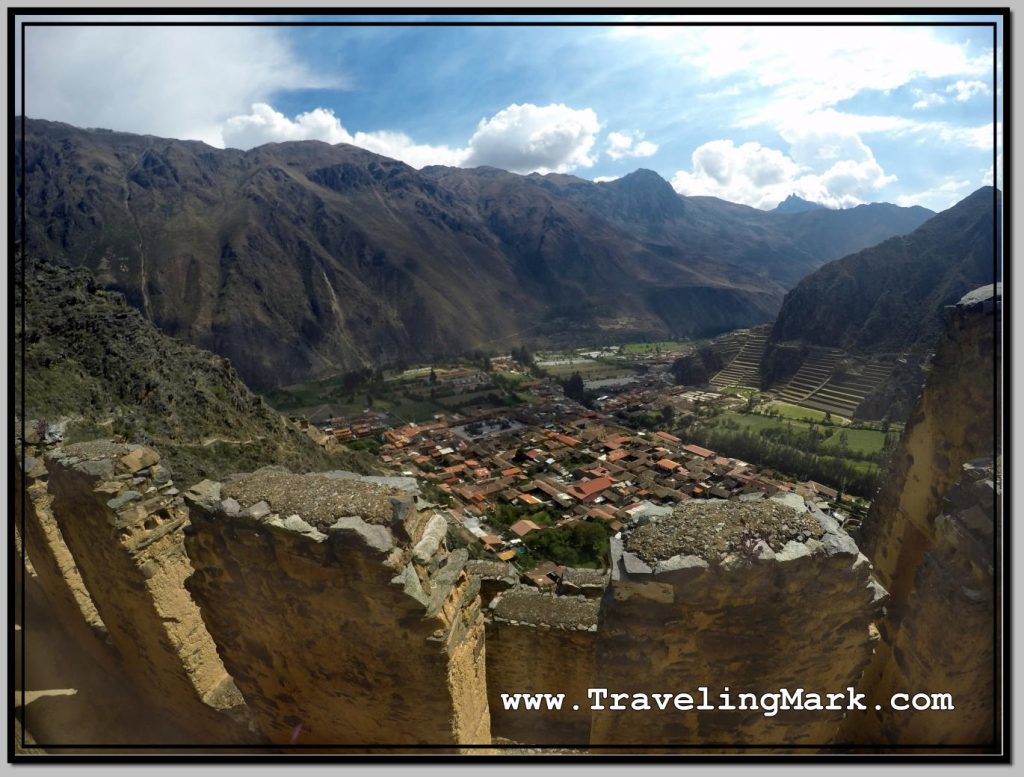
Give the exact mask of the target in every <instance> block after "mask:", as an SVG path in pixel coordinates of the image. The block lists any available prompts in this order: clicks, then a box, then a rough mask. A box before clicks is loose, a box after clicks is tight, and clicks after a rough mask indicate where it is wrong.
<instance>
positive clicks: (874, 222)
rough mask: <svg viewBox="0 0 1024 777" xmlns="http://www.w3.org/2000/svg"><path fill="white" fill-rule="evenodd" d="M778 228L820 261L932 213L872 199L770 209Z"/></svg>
mask: <svg viewBox="0 0 1024 777" xmlns="http://www.w3.org/2000/svg"><path fill="white" fill-rule="evenodd" d="M771 213H772V215H773V216H774V217H775V221H774V225H775V228H776V229H777V230H779V231H780V232H781V233H783V234H784V235H786V236H787V237H788V238H789V239H790V240H792V241H793V242H794V243H795V244H797V245H800V246H802V247H803V249H804V250H805V251H807V252H808V253H810V254H811V255H812V256H815V257H817V258H818V259H819V260H821V261H831V260H833V259H840V258H842V257H844V256H847V255H849V254H852V253H854V252H856V251H859V250H861V249H862V248H868V247H869V246H873V245H876V244H877V243H881V242H882V241H883V240H886V239H888V238H890V237H894V236H896V235H905V234H907V233H908V232H912V231H913V230H914V229H916V228H917V227H919V226H920V225H921V224H923V223H924V222H926V221H927V220H928V219H930V218H931V217H932V216H934V215H935V212H934V211H930V210H928V209H927V208H922V207H921V206H920V205H913V206H911V207H909V208H903V207H900V206H898V205H892V204H890V203H888V202H872V203H868V204H866V205H857V206H856V207H854V208H843V209H842V210H832V209H831V208H815V209H813V210H805V211H803V212H799V213H794V212H789V213H786V212H779V211H778V210H777V209H776V210H774V211H771Z"/></svg>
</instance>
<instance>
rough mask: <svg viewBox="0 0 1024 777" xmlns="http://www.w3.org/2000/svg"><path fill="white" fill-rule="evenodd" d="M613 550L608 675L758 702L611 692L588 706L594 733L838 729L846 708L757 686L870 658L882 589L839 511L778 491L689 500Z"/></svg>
mask: <svg viewBox="0 0 1024 777" xmlns="http://www.w3.org/2000/svg"><path fill="white" fill-rule="evenodd" d="M796 501H797V502H799V501H800V500H799V499H797V500H796ZM736 549H739V550H736ZM612 564H613V566H612V581H611V586H610V588H609V590H608V593H607V594H606V595H605V597H604V599H603V600H602V604H601V611H600V621H599V625H598V633H597V646H596V655H595V666H597V667H600V671H599V672H597V673H596V675H597V679H596V680H595V682H597V681H598V680H599V687H602V688H605V689H607V690H608V691H609V693H629V694H634V693H639V694H648V695H649V694H652V693H658V694H664V693H669V694H673V695H675V694H678V693H687V694H690V695H691V696H692V697H693V699H694V701H693V704H694V705H699V704H701V703H702V700H701V692H700V691H699V688H700V687H702V686H703V687H706V688H708V693H709V695H710V696H711V697H712V700H711V703H712V704H718V703H720V699H718V698H717V697H718V696H719V694H720V693H721V692H723V691H725V689H726V687H728V688H729V690H730V692H731V694H732V698H733V699H734V700H735V699H737V694H739V693H752V694H756V697H757V700H758V702H757V705H756V708H754V709H749V708H748V709H746V710H743V709H736V710H720V709H715V710H699V709H696V707H694V708H692V709H688V710H687V709H679V708H677V707H676V706H675V702H674V701H672V702H670V703H669V704H668V708H667V709H664V710H661V709H658V708H657V707H656V705H655V702H654V701H650V702H649V704H650V709H646V710H643V709H639V708H636V707H632V706H631V703H632V697H630V701H629V702H627V704H626V706H627V707H628V708H627V709H625V710H620V711H616V710H613V709H611V708H610V707H609V706H608V705H609V703H610V702H609V701H608V700H606V701H605V702H603V704H602V706H605V709H603V710H595V711H594V713H593V722H592V729H591V743H592V744H602V745H607V744H620V745H623V746H629V745H641V746H643V745H646V746H648V747H647V748H644V749H657V745H662V744H665V745H689V746H701V745H702V746H706V747H708V748H715V747H716V746H717V747H722V746H728V745H736V746H743V745H746V744H762V745H763V744H777V745H779V746H780V748H784V747H785V746H786V745H793V744H796V745H821V746H823V747H824V746H826V745H828V744H829V742H831V740H832V738H833V736H834V735H835V733H836V731H837V729H838V727H839V725H840V723H841V721H842V718H843V714H844V713H843V711H842V710H806V711H802V712H801V711H787V712H779V713H778V714H776V715H774V716H768V715H766V714H765V711H766V708H767V707H768V706H769V705H770V703H771V702H770V701H769V703H768V704H763V703H761V702H760V699H761V696H762V694H767V693H778V692H779V691H780V689H783V688H786V689H789V690H790V691H795V689H797V688H802V689H805V691H807V692H815V693H819V694H824V693H826V692H844V691H846V689H847V688H848V687H852V686H856V685H857V684H858V681H859V679H860V677H861V674H862V673H863V671H864V668H865V667H866V666H867V664H868V661H869V660H870V658H871V653H872V648H873V644H874V642H875V640H876V639H877V631H876V629H875V626H874V623H875V621H876V620H877V619H878V618H879V617H880V616H881V608H882V606H883V604H884V602H885V598H886V595H885V591H884V590H883V589H882V588H881V587H880V586H879V585H878V584H877V583H876V582H875V581H874V579H873V577H872V574H871V565H870V563H869V562H868V560H867V559H866V558H865V557H864V556H863V555H862V554H860V553H859V551H858V549H857V546H856V544H855V543H854V542H853V540H852V539H851V538H850V537H849V536H848V535H847V534H845V533H844V532H843V531H842V529H841V528H840V527H839V525H838V524H837V523H836V522H835V521H834V520H832V519H831V518H830V517H828V516H826V515H824V514H822V513H820V512H817V511H813V512H812V511H809V510H808V509H807V508H805V507H803V506H802V505H801V507H800V509H797V508H796V507H795V506H791V505H790V504H787V503H785V501H783V500H775V499H771V500H765V501H762V502H751V503H744V504H739V503H735V502H718V501H711V502H709V501H700V502H696V501H695V502H690V503H684V504H683V505H680V506H679V507H677V508H676V510H675V511H674V512H673V513H672V514H671V515H669V516H667V517H662V518H653V519H651V520H650V521H648V522H647V523H642V524H641V525H635V526H633V527H631V528H630V529H628V530H626V531H625V532H623V540H622V541H621V542H619V541H613V545H612ZM822 698H824V697H822ZM681 702H682V704H683V705H684V707H685V704H686V700H685V699H683V700H681ZM734 703H735V702H734ZM737 706H739V705H738V704H737ZM749 706H750V705H749V704H748V707H749ZM651 746H653V748H652V747H651Z"/></svg>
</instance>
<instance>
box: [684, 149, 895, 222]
mask: <svg viewBox="0 0 1024 777" xmlns="http://www.w3.org/2000/svg"><path fill="white" fill-rule="evenodd" d="M819 139H820V138H819ZM834 141H835V142H834V143H833V144H831V145H832V147H833V148H840V149H846V148H848V149H850V150H852V151H853V152H854V153H850V154H848V155H846V154H844V155H843V158H835V156H833V155H832V154H830V153H826V154H825V155H824V156H822V154H820V153H819V154H816V155H811V156H816V159H815V161H817V162H818V163H819V164H818V166H817V169H816V168H815V167H813V166H811V165H808V164H801V163H800V162H799V161H798V159H799V158H804V157H807V156H808V153H807V151H806V149H805V146H806V148H812V147H813V146H814V141H813V139H812V137H797V136H795V135H794V136H793V137H792V146H791V153H790V154H786V153H784V152H782V151H779V150H778V149H774V148H768V147H765V146H762V145H761V144H760V143H755V142H749V143H743V144H741V145H739V146H737V145H736V144H734V143H733V142H732V141H731V140H713V141H711V142H709V143H704V144H703V145H701V146H700V147H699V148H697V149H696V150H695V151H694V152H693V154H692V156H691V169H690V170H680V171H679V172H677V173H676V174H675V175H674V176H673V177H672V186H673V187H674V188H675V190H676V191H677V192H679V193H680V194H690V195H695V194H701V195H711V196H715V197H721V198H722V199H726V200H730V201H732V202H740V203H743V204H746V205H752V206H754V207H756V208H772V207H774V206H775V205H777V204H778V203H779V202H781V201H782V200H783V199H785V198H786V197H787V196H788V195H789V194H796V195H797V196H799V197H802V198H803V199H805V200H810V201H811V202H819V203H821V204H822V205H826V206H828V207H832V208H846V207H851V206H853V205H857V204H860V203H861V202H863V201H864V200H863V198H864V197H865V196H866V195H868V194H869V193H871V192H873V191H876V190H878V189H880V188H882V187H883V186H886V185H887V184H889V183H892V182H893V181H895V180H896V177H895V176H891V175H886V174H885V171H884V170H882V168H881V166H880V165H879V164H878V162H877V161H876V160H875V158H874V155H873V154H872V153H871V150H870V149H869V148H868V147H867V146H865V145H864V144H863V143H862V142H859V139H856V140H853V139H851V138H848V137H846V138H844V137H836V138H834ZM858 143H859V146H858V145H857V144H858ZM827 146H828V144H826V147H827Z"/></svg>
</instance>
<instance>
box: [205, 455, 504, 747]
mask: <svg viewBox="0 0 1024 777" xmlns="http://www.w3.org/2000/svg"><path fill="white" fill-rule="evenodd" d="M405 480H407V479H387V478H359V477H358V476H354V475H351V474H350V473H327V474H321V475H291V474H288V473H285V472H281V471H279V470H264V471H259V472H256V473H254V474H252V475H250V476H245V477H241V478H239V479H236V480H233V481H230V482H228V483H226V484H223V486H222V485H221V484H205V487H204V488H203V489H202V490H201V492H199V491H197V493H195V494H193V495H192V496H190V513H191V527H190V528H189V530H188V532H187V539H186V548H187V551H188V555H189V558H190V559H191V560H192V565H193V566H194V568H195V573H194V574H193V575H192V576H191V577H190V578H189V580H188V583H187V585H188V589H189V590H190V591H191V592H192V595H193V596H194V597H195V598H196V600H197V601H198V602H199V605H200V607H201V609H202V614H203V619H204V620H205V622H206V624H207V627H208V628H209V629H210V632H211V633H212V634H213V636H214V638H215V640H216V641H217V645H218V647H219V649H220V651H221V654H222V655H223V656H224V660H225V663H226V665H227V667H228V669H229V671H230V672H231V674H232V676H233V677H234V678H235V681H236V682H237V683H238V687H239V688H240V690H241V692H242V694H243V696H244V697H245V699H246V700H247V701H248V702H249V704H250V706H251V709H252V711H253V714H254V716H255V718H256V720H257V722H258V725H259V728H260V730H261V731H262V732H263V733H264V734H265V735H266V736H267V737H268V739H269V740H270V741H271V742H273V743H275V744H278V745H289V744H301V745H315V744H319V745H324V746H329V745H346V744H347V745H366V746H371V747H372V746H374V745H377V746H379V745H416V744H424V743H425V744H435V745H436V744H452V745H457V744H490V728H489V717H488V708H487V694H486V687H485V683H486V681H485V676H484V672H485V656H484V621H483V616H482V614H481V610H480V600H479V595H478V590H479V581H477V580H476V579H475V578H473V577H471V576H469V575H468V574H466V572H465V570H464V566H465V564H466V561H467V553H466V551H465V550H456V551H453V552H451V553H449V552H448V551H447V549H446V548H445V546H444V537H445V533H446V530H447V525H446V523H445V520H444V518H442V517H441V516H439V515H431V514H430V513H427V512H424V513H420V512H418V511H417V510H416V507H415V502H414V497H413V496H410V495H409V493H407V490H405V487H407V486H408V484H407V483H405V482H403V481H405ZM395 481H397V482H395Z"/></svg>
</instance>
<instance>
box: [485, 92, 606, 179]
mask: <svg viewBox="0 0 1024 777" xmlns="http://www.w3.org/2000/svg"><path fill="white" fill-rule="evenodd" d="M600 130H601V124H600V122H599V121H598V120H597V114H596V113H594V111H593V110H591V109H590V108H583V109H580V110H576V109H573V108H569V107H568V106H565V105H562V104H556V105H544V106H537V105H532V104H530V103H525V104H523V105H510V106H508V107H507V108H504V109H503V110H500V111H498V112H497V113H496V114H494V116H492V117H490V118H489V119H482V120H481V121H480V124H479V125H477V129H476V132H475V133H473V137H471V138H470V139H469V149H470V154H469V156H468V157H467V159H466V162H465V164H466V165H467V166H476V165H491V166H493V167H500V168H501V169H503V170H509V171H511V172H513V173H530V172H538V173H567V172H569V171H571V170H575V169H576V168H579V167H591V166H593V164H594V162H595V161H597V160H596V158H595V156H593V155H592V154H591V150H592V149H593V147H594V142H595V141H596V139H597V134H598V132H600Z"/></svg>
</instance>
